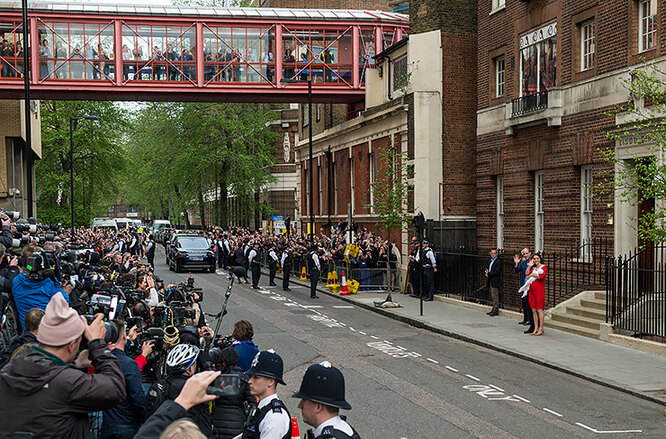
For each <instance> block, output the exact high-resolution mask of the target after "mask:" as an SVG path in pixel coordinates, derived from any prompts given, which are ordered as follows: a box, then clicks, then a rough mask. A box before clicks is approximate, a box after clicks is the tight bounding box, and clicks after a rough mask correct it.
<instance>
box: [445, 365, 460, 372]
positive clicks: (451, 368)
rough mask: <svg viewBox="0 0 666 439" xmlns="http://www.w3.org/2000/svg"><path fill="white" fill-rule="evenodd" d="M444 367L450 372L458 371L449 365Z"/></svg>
mask: <svg viewBox="0 0 666 439" xmlns="http://www.w3.org/2000/svg"><path fill="white" fill-rule="evenodd" d="M444 367H446V368H447V369H449V370H450V371H451V372H458V369H454V368H453V367H451V366H444Z"/></svg>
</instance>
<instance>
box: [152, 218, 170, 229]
mask: <svg viewBox="0 0 666 439" xmlns="http://www.w3.org/2000/svg"><path fill="white" fill-rule="evenodd" d="M165 228H167V229H170V228H171V221H169V220H154V221H153V232H157V231H158V230H159V229H165Z"/></svg>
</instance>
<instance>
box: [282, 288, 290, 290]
mask: <svg viewBox="0 0 666 439" xmlns="http://www.w3.org/2000/svg"><path fill="white" fill-rule="evenodd" d="M282 291H291V290H290V289H289V288H282Z"/></svg>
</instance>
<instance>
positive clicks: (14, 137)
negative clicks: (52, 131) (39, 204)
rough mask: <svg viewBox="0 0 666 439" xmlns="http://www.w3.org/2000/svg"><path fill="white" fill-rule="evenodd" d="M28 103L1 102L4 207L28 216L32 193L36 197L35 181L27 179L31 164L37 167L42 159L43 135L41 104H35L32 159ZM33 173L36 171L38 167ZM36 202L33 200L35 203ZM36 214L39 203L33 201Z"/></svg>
mask: <svg viewBox="0 0 666 439" xmlns="http://www.w3.org/2000/svg"><path fill="white" fill-rule="evenodd" d="M23 102H24V101H10V100H6V101H5V100H3V101H0V207H2V208H3V209H6V210H17V211H20V212H21V214H22V215H27V212H28V191H33V194H34V193H35V182H34V174H33V181H30V182H29V181H28V179H27V167H28V160H30V161H31V162H32V163H34V161H35V160H38V159H40V158H41V155H42V131H41V118H40V115H39V101H32V104H33V105H32V107H31V109H32V111H31V113H30V115H31V118H32V119H31V121H30V123H31V125H30V127H31V139H32V141H31V143H32V154H30V157H28V155H27V154H26V151H25V112H24V105H23ZM32 166H33V170H34V164H33V165H32ZM34 199H35V198H34V197H33V200H34ZM33 212H35V213H36V203H35V202H34V201H33Z"/></svg>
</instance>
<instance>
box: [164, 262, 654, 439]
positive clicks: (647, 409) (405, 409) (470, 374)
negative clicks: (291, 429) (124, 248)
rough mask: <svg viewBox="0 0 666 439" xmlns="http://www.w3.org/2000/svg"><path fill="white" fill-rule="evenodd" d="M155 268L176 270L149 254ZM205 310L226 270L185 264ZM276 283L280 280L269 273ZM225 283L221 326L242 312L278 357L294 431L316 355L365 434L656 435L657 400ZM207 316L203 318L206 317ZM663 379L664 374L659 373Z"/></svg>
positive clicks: (336, 303)
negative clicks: (332, 371)
mask: <svg viewBox="0 0 666 439" xmlns="http://www.w3.org/2000/svg"><path fill="white" fill-rule="evenodd" d="M155 260H156V265H157V274H158V276H159V277H161V278H162V279H164V280H165V281H167V282H180V281H182V280H184V279H186V278H187V277H188V274H187V273H180V274H176V273H174V272H170V271H169V270H168V268H167V267H166V265H165V264H164V256H163V253H160V252H159V251H158V253H157V254H156V258H155ZM192 275H193V276H194V278H195V280H196V286H197V287H201V288H204V291H205V296H204V302H203V307H204V311H205V312H207V313H211V314H214V313H217V312H219V309H220V308H221V305H222V301H223V297H224V292H225V291H226V288H227V285H228V284H229V280H228V278H227V276H226V273H224V272H223V271H222V270H218V272H217V273H216V274H212V273H193V274H192ZM277 283H278V284H279V285H281V282H280V281H279V280H278V282H277ZM260 286H262V289H260V290H252V289H251V288H250V285H245V284H242V285H237V284H234V287H233V292H232V295H231V298H230V300H229V305H228V308H227V310H228V312H229V314H227V316H226V317H225V318H224V320H223V322H222V331H221V332H222V333H223V334H230V333H231V331H232V329H233V324H234V322H235V321H237V320H240V319H247V320H249V321H251V322H252V324H253V325H254V329H255V338H254V340H255V342H256V343H257V345H258V346H259V348H260V349H261V350H265V349H270V348H272V349H275V351H276V352H277V353H279V354H280V355H281V356H282V358H283V359H284V361H285V377H284V379H285V382H286V383H287V386H286V388H283V387H282V386H280V387H279V388H278V395H279V396H280V397H281V399H282V400H283V401H285V403H286V405H287V407H288V409H289V411H290V413H291V415H292V416H296V417H298V418H299V426H300V428H301V435H302V434H303V433H304V432H305V428H306V426H305V424H303V422H302V420H301V416H300V410H298V408H297V405H298V402H299V401H298V400H297V399H294V398H291V395H292V394H293V393H294V392H295V391H296V390H298V386H299V385H300V380H301V377H302V376H303V373H304V371H305V369H306V368H307V367H308V366H309V365H310V364H313V363H316V362H321V361H324V360H327V361H330V362H331V363H332V364H333V365H335V366H337V367H339V368H340V369H341V370H342V371H343V373H344V375H345V379H346V392H347V400H348V401H349V402H350V404H351V405H352V410H351V411H349V412H347V413H345V414H346V415H348V420H349V422H350V423H351V424H352V425H353V426H354V428H356V430H357V431H358V432H359V434H360V435H361V437H363V438H364V439H368V438H370V439H373V438H382V439H384V438H386V439H393V438H395V439H401V438H406V439H413V438H456V439H458V438H488V439H491V438H492V439H495V438H525V439H541V438H543V439H546V438H592V437H600V436H603V437H615V438H625V437H626V438H633V437H636V438H661V439H663V438H666V417H665V416H664V407H662V406H660V405H658V404H655V403H652V402H649V401H645V400H642V399H640V398H636V397H633V396H630V395H627V394H624V393H622V392H618V391H615V390H611V389H608V388H605V387H603V386H599V385H596V384H593V383H590V382H587V381H585V380H582V379H579V378H576V377H572V376H569V375H566V374H564V373H561V372H557V371H554V370H551V369H548V368H545V367H543V366H538V365H535V364H533V363H530V362H526V361H524V360H520V359H517V358H514V357H511V356H508V355H505V354H501V353H498V352H494V351H491V350H488V349H484V348H481V347H478V346H475V345H471V344H467V343H464V342H461V341H458V340H454V339H450V338H447V337H444V336H440V335H438V334H433V333H430V332H428V331H425V330H421V329H416V328H413V327H411V326H409V325H406V324H404V323H401V322H398V321H395V320H392V319H389V318H387V317H384V316H381V315H378V314H376V313H373V312H371V311H367V310H363V309H360V308H357V307H355V306H353V305H349V304H348V303H346V302H343V301H341V300H338V299H336V298H334V297H329V296H326V295H323V294H320V299H319V300H313V299H310V298H309V290H307V289H306V288H303V287H300V286H297V285H293V284H292V287H291V288H292V290H293V291H292V292H283V291H282V289H281V287H268V276H266V275H262V278H261V281H260ZM209 324H210V326H213V327H214V322H211V321H210V319H209ZM665 379H666V377H665Z"/></svg>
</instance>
